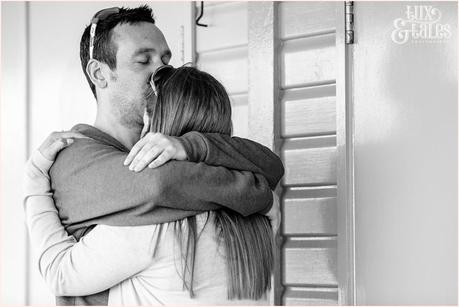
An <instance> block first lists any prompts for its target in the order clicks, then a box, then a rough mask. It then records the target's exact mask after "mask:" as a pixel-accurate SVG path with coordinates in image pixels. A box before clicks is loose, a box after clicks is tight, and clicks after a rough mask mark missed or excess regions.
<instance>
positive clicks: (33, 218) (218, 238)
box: [24, 6, 284, 305]
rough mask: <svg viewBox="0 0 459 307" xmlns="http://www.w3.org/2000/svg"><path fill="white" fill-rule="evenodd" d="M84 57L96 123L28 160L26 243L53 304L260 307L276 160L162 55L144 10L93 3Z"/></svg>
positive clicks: (274, 221) (203, 78)
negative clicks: (239, 132)
mask: <svg viewBox="0 0 459 307" xmlns="http://www.w3.org/2000/svg"><path fill="white" fill-rule="evenodd" d="M80 58H81V65H82V68H83V71H84V73H85V76H86V78H87V80H88V83H89V85H90V87H91V89H92V92H93V94H94V96H95V97H96V100H97V116H96V120H95V123H94V125H93V126H91V125H86V124H78V125H76V126H74V127H73V128H72V130H71V131H68V132H55V133H52V134H51V135H50V136H49V137H48V138H47V139H46V140H45V141H44V142H43V144H42V145H41V146H40V147H39V149H37V150H36V151H34V152H33V154H32V156H31V158H30V159H29V160H28V162H27V166H26V177H25V178H26V182H25V183H26V184H25V189H26V190H25V191H26V193H25V200H24V208H25V213H26V220H27V225H28V228H29V234H30V240H31V244H32V246H33V248H34V249H35V250H36V252H37V254H38V255H39V257H38V262H39V263H38V264H39V266H38V268H39V270H40V273H41V275H42V276H43V278H44V279H45V280H46V283H47V284H48V286H49V287H50V288H51V289H52V291H53V293H54V294H55V295H56V296H57V298H56V303H57V305H171V304H173V305H179V304H180V305H181V304H201V305H267V304H268V298H267V293H268V292H269V290H270V288H271V274H272V271H273V248H274V240H273V237H274V233H275V232H276V230H277V228H278V226H279V218H280V211H279V201H278V198H277V196H276V195H275V194H274V192H272V191H273V190H274V189H275V187H276V185H277V184H278V182H279V181H280V179H281V177H282V176H283V173H284V168H283V165H282V162H281V161H280V159H279V158H278V157H277V156H276V155H275V154H274V153H273V152H271V151H270V150H269V149H268V148H266V147H264V146H262V145H260V144H258V143H255V142H252V141H250V140H247V139H242V138H237V137H231V130H232V124H231V105H230V100H229V97H228V94H227V93H226V91H225V89H224V87H223V86H222V85H221V84H220V83H219V82H218V81H217V80H216V79H215V78H214V77H212V76H211V75H209V74H208V73H205V72H203V71H200V70H198V69H196V68H193V67H186V66H183V67H179V68H173V67H172V66H169V65H168V63H169V61H170V58H171V52H170V50H169V47H168V45H167V42H166V40H165V38H164V36H163V34H162V32H161V31H160V30H159V29H158V27H156V25H155V21H154V19H153V16H152V11H151V9H150V8H149V7H148V6H141V7H138V8H133V9H127V8H109V9H104V10H102V11H99V12H98V13H97V14H96V15H95V16H94V17H93V18H92V20H91V23H90V24H89V25H88V26H87V27H86V29H85V30H84V33H83V35H82V38H81V43H80ZM64 148H65V149H64Z"/></svg>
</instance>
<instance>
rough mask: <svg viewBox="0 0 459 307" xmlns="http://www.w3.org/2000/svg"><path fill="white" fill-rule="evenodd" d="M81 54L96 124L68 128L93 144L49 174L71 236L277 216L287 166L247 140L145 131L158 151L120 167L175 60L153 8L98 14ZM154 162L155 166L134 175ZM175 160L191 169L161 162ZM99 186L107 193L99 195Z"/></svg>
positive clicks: (91, 299)
mask: <svg viewBox="0 0 459 307" xmlns="http://www.w3.org/2000/svg"><path fill="white" fill-rule="evenodd" d="M80 57H81V63H82V68H83V70H84V72H85V75H86V78H87V79H88V82H89V85H90V86H91V89H92V91H93V93H94V95H95V97H96V100H97V116H96V121H95V123H94V126H89V125H81V124H80V125H77V126H75V127H74V128H73V129H72V130H73V131H77V132H80V133H82V134H84V135H86V136H88V137H90V139H85V140H80V141H76V142H75V144H73V145H72V146H70V147H69V148H67V149H66V150H64V151H62V152H61V153H60V154H59V156H58V157H57V159H56V161H55V164H54V165H53V167H52V169H51V171H50V175H51V180H52V188H53V189H54V197H55V203H56V206H57V208H58V210H59V216H60V218H61V221H62V223H63V225H64V226H65V227H66V230H67V231H68V232H69V233H70V234H72V235H73V236H75V237H76V238H77V239H78V240H79V239H80V238H81V237H82V236H83V235H85V234H86V233H88V232H89V231H91V229H92V228H93V227H94V226H95V225H97V224H107V225H115V226H128V225H129V226H136V225H146V224H157V223H165V222H171V221H175V220H179V219H182V218H184V217H187V216H191V215H195V214H196V213H197V212H199V211H203V210H214V209H218V208H220V207H221V206H225V207H227V208H230V209H232V210H234V211H237V212H239V213H241V214H243V215H249V214H252V213H255V212H264V213H267V212H268V211H269V210H270V209H271V207H272V194H271V190H273V189H274V188H275V186H276V185H277V183H278V181H279V180H280V178H281V177H282V175H283V171H284V170H283V166H282V163H281V161H280V159H279V158H278V157H277V156H276V155H274V154H273V153H272V152H271V151H270V150H269V149H267V148H265V147H263V146H262V145H259V144H257V143H254V142H252V141H249V140H244V139H240V138H229V137H225V136H222V135H218V134H201V133H197V132H190V133H187V134H185V135H183V136H182V137H180V138H173V137H168V136H165V135H160V134H154V133H149V134H147V135H146V136H145V138H148V139H149V140H150V141H153V142H154V143H155V144H156V145H155V146H154V147H155V148H154V150H153V149H152V148H149V150H148V153H146V154H145V155H144V158H145V159H144V160H143V161H142V160H140V161H139V160H135V163H134V164H135V167H131V170H130V169H129V168H128V166H124V165H123V162H124V161H126V160H127V162H129V161H130V160H132V159H131V157H129V158H128V159H127V153H128V152H129V149H131V148H132V147H133V146H134V145H135V144H136V143H138V142H139V136H140V134H141V131H142V128H143V125H144V121H143V114H144V110H145V108H146V107H147V106H148V104H149V103H151V101H152V100H151V97H152V95H151V87H150V84H149V81H150V77H151V75H152V73H153V72H154V71H155V70H156V69H157V68H158V67H160V66H162V65H165V64H168V62H169V60H170V58H171V52H170V50H169V47H168V45H167V43H166V40H165V38H164V36H163V34H162V33H161V31H160V30H159V29H158V28H157V27H156V26H155V24H154V19H153V18H152V12H151V9H149V8H148V7H147V6H143V7H139V8H136V9H123V8H120V9H118V8H113V9H109V10H103V11H101V12H99V13H98V14H96V16H95V18H93V20H92V21H91V25H90V26H88V27H87V28H86V29H85V31H84V33H83V36H82V39H81V44H80ZM140 142H142V140H141V141H140ZM152 158H153V159H155V160H154V161H153V165H151V167H152V168H147V169H145V170H143V171H141V172H138V171H139V170H140V169H142V168H144V167H145V165H146V163H147V162H149V161H150V160H151V159H152ZM171 159H172V160H188V162H178V161H170V162H169V163H167V164H164V162H166V161H167V160H171ZM193 162H194V163H193ZM197 162H204V163H197ZM163 164H164V165H163ZM131 165H132V164H131ZM161 165H162V166H161ZM158 166H161V167H158ZM154 167H157V168H154ZM94 189H97V190H98V191H99V192H100V191H102V193H104V194H103V195H104V196H103V197H94V196H93V195H92V193H91V190H94ZM81 191H87V193H85V194H84V195H81ZM98 195H100V193H98ZM107 294H108V291H105V292H102V293H99V294H95V295H91V296H86V297H58V298H57V304H58V305H106V304H107V301H108V300H107V299H108V295H107Z"/></svg>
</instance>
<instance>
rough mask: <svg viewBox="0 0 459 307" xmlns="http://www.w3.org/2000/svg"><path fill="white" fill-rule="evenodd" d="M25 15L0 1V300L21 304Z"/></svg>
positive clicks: (23, 10) (20, 8) (23, 272)
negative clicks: (0, 62)
mask: <svg viewBox="0 0 459 307" xmlns="http://www.w3.org/2000/svg"><path fill="white" fill-rule="evenodd" d="M25 14H26V7H25V4H24V3H20V2H11V3H2V57H1V59H2V87H1V162H0V163H1V168H0V172H1V190H0V195H1V196H0V197H1V199H0V202H1V215H0V218H1V222H0V223H1V224H0V225H1V241H0V243H1V249H0V250H1V251H0V261H1V268H0V276H1V277H0V278H1V287H0V291H1V292H0V299H1V300H2V301H0V305H4V304H5V303H9V304H17V305H24V304H26V298H25V292H26V277H27V276H26V273H27V272H26V263H27V262H26V261H27V256H26V255H27V245H26V229H25V224H24V219H23V213H22V212H23V210H22V199H21V194H22V186H21V184H22V174H23V172H24V167H23V166H24V162H25V161H26V155H27V152H26V146H27V144H26V140H27V139H26V127H27V125H26V112H27V109H26V97H27V91H26V61H25V59H26V53H25V52H26V24H25V22H24V20H25ZM13 29H14V30H13Z"/></svg>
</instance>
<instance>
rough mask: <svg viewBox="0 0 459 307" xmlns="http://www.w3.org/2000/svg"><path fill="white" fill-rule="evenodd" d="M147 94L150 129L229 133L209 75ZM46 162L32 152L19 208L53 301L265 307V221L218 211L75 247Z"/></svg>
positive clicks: (94, 236) (174, 72)
mask: <svg viewBox="0 0 459 307" xmlns="http://www.w3.org/2000/svg"><path fill="white" fill-rule="evenodd" d="M156 86H157V88H158V92H159V93H158V99H157V102H156V104H155V105H154V106H153V107H154V108H153V110H152V114H153V117H152V119H151V120H152V122H151V130H152V131H156V132H161V133H164V134H167V135H172V136H180V135H182V134H184V133H186V132H189V131H199V132H214V133H221V134H227V135H230V134H231V106H230V101H229V98H228V95H227V93H226V91H225V89H224V88H223V86H222V85H221V84H220V83H219V82H218V81H217V80H215V79H214V78H213V77H212V76H210V75H209V74H207V73H204V72H201V71H199V70H197V69H195V68H191V67H181V68H178V69H168V70H165V72H164V75H163V76H162V78H160V79H159V80H157V84H156ZM68 137H78V136H77V135H74V134H68ZM61 147H62V146H61ZM48 150H49V148H48ZM58 150H59V148H55V150H54V152H53V150H49V151H51V152H52V153H53V154H54V155H55V153H56V152H57V151H58ZM134 160H135V159H134ZM51 164H52V162H51V161H46V159H44V157H43V156H40V153H39V152H35V153H34V155H33V157H32V159H31V161H29V164H28V168H27V169H28V174H29V178H30V179H29V181H28V189H27V190H28V191H27V192H28V195H30V196H29V197H28V198H27V199H26V203H25V206H26V212H27V216H28V224H29V228H30V230H31V231H30V232H31V236H32V243H34V241H36V242H41V243H42V244H43V245H44V246H41V249H45V250H46V251H47V252H46V253H45V254H44V257H45V258H46V257H49V261H44V262H43V261H41V262H40V263H45V264H46V265H45V267H41V268H40V271H41V272H42V274H43V275H44V276H45V278H47V280H48V283H49V284H50V285H52V287H53V289H54V290H55V292H56V294H58V295H72V296H75V295H88V294H92V293H97V292H100V291H102V290H105V289H107V288H110V295H109V304H117V305H119V304H135V305H137V304H150V305H156V304H213V305H215V304H223V305H230V304H244V305H248V304H261V305H266V304H267V297H266V292H267V291H268V290H269V288H270V286H271V284H270V277H271V272H272V266H273V254H272V244H273V243H272V230H271V227H270V224H269V221H268V219H267V218H266V217H265V216H262V215H258V214H255V215H252V216H250V217H248V218H243V217H242V216H240V215H238V214H237V213H234V212H230V211H225V210H218V211H213V212H206V213H202V214H199V215H196V216H193V217H188V218H186V219H184V220H181V221H177V222H174V223H166V224H160V225H148V226H135V227H113V226H105V225H98V226H96V227H95V228H94V229H93V230H92V231H91V232H90V233H89V234H87V235H86V236H85V237H83V238H82V239H81V240H80V241H79V242H76V240H75V238H73V237H72V236H69V235H68V234H67V233H66V232H65V230H64V228H63V226H62V225H61V223H60V220H59V217H58V214H57V211H56V209H55V207H54V203H53V201H52V195H51V194H50V193H49V191H50V184H49V179H48V178H47V172H48V170H49V168H50V166H51ZM46 192H48V194H46V195H44V196H43V193H46ZM34 194H37V195H40V194H41V196H33V195H34ZM32 228H33V229H32ZM32 230H33V231H32ZM34 238H36V239H34ZM43 238H46V239H44V240H43Z"/></svg>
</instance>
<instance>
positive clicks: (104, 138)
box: [72, 124, 129, 152]
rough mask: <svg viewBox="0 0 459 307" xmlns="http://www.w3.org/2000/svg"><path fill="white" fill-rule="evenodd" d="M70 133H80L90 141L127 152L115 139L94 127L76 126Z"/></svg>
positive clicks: (86, 125)
mask: <svg viewBox="0 0 459 307" xmlns="http://www.w3.org/2000/svg"><path fill="white" fill-rule="evenodd" d="M72 131H76V132H80V133H81V134H84V135H85V136H87V137H90V138H91V139H94V140H96V141H99V142H101V143H104V144H107V145H111V146H113V147H115V148H117V149H119V150H121V151H124V152H129V149H127V148H126V147H125V146H124V145H123V144H121V143H120V142H119V141H118V140H117V139H115V138H114V137H112V136H110V135H108V134H107V133H105V132H103V131H102V130H99V129H97V128H96V127H94V126H91V125H88V124H77V125H75V126H73V128H72Z"/></svg>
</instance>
